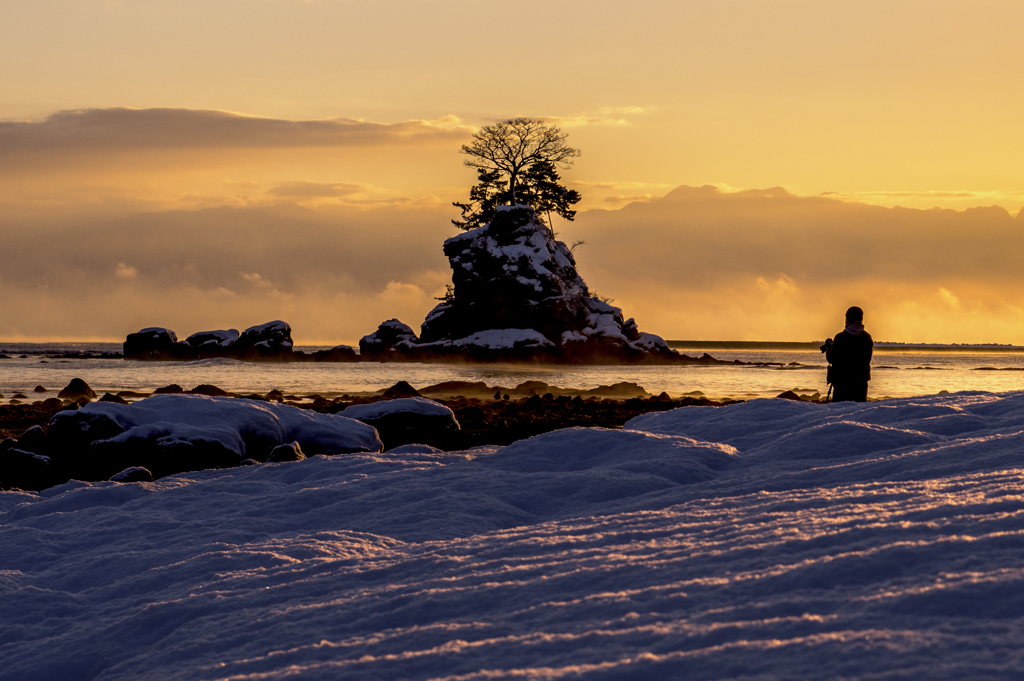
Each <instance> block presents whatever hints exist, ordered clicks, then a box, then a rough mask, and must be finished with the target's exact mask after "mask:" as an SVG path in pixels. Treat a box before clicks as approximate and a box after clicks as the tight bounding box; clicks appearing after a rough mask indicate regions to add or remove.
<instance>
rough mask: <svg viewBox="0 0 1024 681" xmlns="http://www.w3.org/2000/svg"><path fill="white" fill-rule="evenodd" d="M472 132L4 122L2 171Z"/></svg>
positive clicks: (219, 117)
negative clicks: (47, 159)
mask: <svg viewBox="0 0 1024 681" xmlns="http://www.w3.org/2000/svg"><path fill="white" fill-rule="evenodd" d="M470 132H471V130H470V128H469V127H467V126H465V125H463V124H462V123H461V121H459V119H458V118H456V117H455V116H445V117H443V118H439V119H436V120H431V121H427V120H411V121H403V122H399V123H375V122H370V121H363V120H352V119H346V118H331V119H321V120H304V121H291V120H283V119H276V118H261V117H257V116H245V115H242V114H237V113H232V112H229V111H215V110H207V109H171V108H161V109H130V108H112V109H82V110H76V111H59V112H57V113H54V114H51V115H50V116H48V117H46V118H44V119H42V120H40V121H4V122H0V167H3V166H9V165H10V164H11V163H13V162H15V161H16V160H23V159H25V158H32V157H33V156H38V155H54V154H57V155H67V154H89V153H126V152H129V153H130V152H152V151H161V150H163V151H187V150H193V151H194V150H225V149H282V148H283V149H295V148H308V147H375V146H422V145H437V144H441V145H452V144H455V143H457V142H459V141H462V140H464V139H466V138H467V137H468V136H469V135H470Z"/></svg>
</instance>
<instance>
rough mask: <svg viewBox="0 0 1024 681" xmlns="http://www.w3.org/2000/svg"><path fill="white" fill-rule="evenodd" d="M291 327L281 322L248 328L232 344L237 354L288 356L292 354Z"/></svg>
mask: <svg viewBox="0 0 1024 681" xmlns="http://www.w3.org/2000/svg"><path fill="white" fill-rule="evenodd" d="M293 345H294V344H293V343H292V327H291V326H289V325H288V323H287V322H282V321H281V320H277V321H273V322H267V323H266V324H257V325H256V326H250V327H249V328H248V329H246V330H245V331H243V332H242V333H241V335H240V336H239V337H238V340H237V341H236V342H235V343H234V344H233V347H234V348H236V349H237V352H238V353H246V352H247V351H248V352H250V353H255V354H256V355H257V356H266V355H290V354H291V353H292V347H293Z"/></svg>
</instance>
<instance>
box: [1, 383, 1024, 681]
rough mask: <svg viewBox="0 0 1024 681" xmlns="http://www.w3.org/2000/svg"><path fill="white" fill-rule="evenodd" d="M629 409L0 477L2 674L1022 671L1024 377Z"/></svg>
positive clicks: (644, 675)
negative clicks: (832, 398)
mask: <svg viewBox="0 0 1024 681" xmlns="http://www.w3.org/2000/svg"><path fill="white" fill-rule="evenodd" d="M169 397H178V399H184V400H211V399H212V400H214V401H215V400H216V398H202V397H183V396H169ZM152 399H157V398H152ZM148 401H149V400H147V402H148ZM104 406H105V408H106V407H117V406H119V405H104ZM91 407H92V405H89V406H88V407H86V409H89V408H91ZM104 413H111V414H112V413H113V412H104ZM118 413H120V412H118ZM194 425H195V426H196V427H203V426H205V425H209V424H206V423H196V424H194ZM628 425H629V428H628V429H625V430H601V429H568V430H563V431H557V432H553V433H547V434H544V435H541V436H538V437H535V438H531V439H529V440H524V441H520V442H517V443H515V444H513V445H510V446H507V447H493V446H492V447H483V448H478V449H474V450H470V451H468V452H461V453H458V452H447V453H440V452H432V451H414V448H403V450H404V451H395V452H393V453H379V452H364V453H353V454H349V455H346V456H338V457H312V458H309V459H306V460H302V461H295V462H289V463H285V464H280V465H270V466H249V467H238V468H231V469H224V470H206V471H200V472H196V473H188V474H181V475H176V476H171V477H166V478H161V479H158V480H157V481H156V482H153V483H146V484H118V483H114V482H97V483H83V482H76V481H73V482H70V483H67V484H65V485H61V486H59V487H53V488H50V489H47V490H45V491H44V492H42V493H40V494H32V495H30V494H24V493H14V492H6V493H0V545H2V546H3V550H2V551H0V603H3V608H2V613H3V616H2V617H0V651H2V658H3V665H0V680H3V681H6V680H7V679H11V680H12V681H13V680H14V679H19V680H20V679H68V680H69V681H79V680H82V681H84V680H86V679H104V680H105V681H118V680H121V679H126V680H127V679H138V678H157V679H170V678H174V679H269V678H274V679H277V678H286V677H288V678H303V679H335V678H345V679H417V680H419V679H422V680H427V679H448V680H452V681H454V680H456V679H459V680H469V679H510V678H544V679H569V678H589V679H612V678H614V679H683V678H685V679H765V680H767V679H817V678H828V679H839V678H841V679H849V680H859V681H868V680H869V679H905V678H920V679H929V681H931V680H939V681H962V680H963V679H977V678H999V679H1012V678H1017V677H1019V675H1020V670H1021V668H1022V665H1024V658H1022V654H1021V647H1020V640H1021V636H1022V634H1024V561H1022V558H1021V548H1022V537H1024V465H1022V461H1021V454H1020V453H1021V452H1022V451H1024V393H1007V394H1001V395H993V394H985V393H963V394H954V395H943V396H935V397H922V398H913V399H905V400H889V401H886V402H884V403H869V404H861V405H856V404H833V405H813V404H806V403H794V402H789V401H786V400H756V401H753V402H749V403H744V404H737V405H732V406H729V407H723V408H718V409H713V408H696V407H688V408H683V409H678V410H675V411H671V412H663V413H656V414H649V415H645V416H643V417H639V418H637V419H634V420H633V421H631V422H630V423H629V424H628ZM849 442H854V443H855V444H854V445H849V444H843V443H849ZM303 448H305V445H303ZM858 448H859V451H856V450H857V449H858ZM837 453H838V454H837ZM839 454H841V456H840V455H839Z"/></svg>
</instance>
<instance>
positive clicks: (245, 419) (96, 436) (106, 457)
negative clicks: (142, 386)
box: [47, 395, 382, 480]
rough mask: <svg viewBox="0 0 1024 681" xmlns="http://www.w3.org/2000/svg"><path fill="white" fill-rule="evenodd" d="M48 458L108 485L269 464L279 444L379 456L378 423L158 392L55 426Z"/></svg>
mask: <svg viewBox="0 0 1024 681" xmlns="http://www.w3.org/2000/svg"><path fill="white" fill-rule="evenodd" d="M47 439H48V440H49V453H50V455H51V457H52V458H53V460H54V464H55V465H56V466H57V467H58V469H59V470H60V471H62V472H64V473H65V474H66V476H67V477H72V478H77V479H84V480H105V479H107V478H109V477H110V476H111V475H112V474H114V473H115V472H117V471H120V470H123V469H125V468H128V467H131V466H145V467H146V468H148V469H149V470H150V471H152V473H153V475H154V476H155V477H158V478H159V477H163V476H166V475H170V474H173V473H178V472H182V471H190V470H202V469H206V468H223V467H228V466H233V465H237V464H238V463H240V462H241V461H242V460H243V459H246V458H253V459H257V460H259V461H264V460H266V459H267V458H268V456H270V454H271V452H272V450H273V449H274V448H275V447H277V446H278V445H281V444H285V443H291V442H297V443H299V446H300V447H301V448H302V450H303V451H304V452H306V453H307V454H310V455H313V454H342V453H350V452H378V451H381V449H382V444H381V441H380V439H379V438H378V437H377V433H376V431H375V430H374V429H373V427H371V426H367V425H365V424H363V423H360V422H359V421H355V420H353V419H351V418H347V417H343V416H333V415H330V414H319V413H316V412H313V411H309V410H304V409H298V408H297V407H291V406H288V405H283V404H271V403H267V402H259V401H255V400H242V399H235V398H229V397H205V396H202V395H155V396H153V397H150V398H148V399H146V400H141V401H138V402H134V403H132V404H129V405H121V404H115V403H110V402H93V403H91V404H88V405H86V406H85V407H83V408H82V409H79V410H77V411H65V412H59V413H57V414H56V415H54V417H53V419H52V420H51V422H50V428H49V433H48V435H47Z"/></svg>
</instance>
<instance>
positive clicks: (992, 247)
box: [559, 186, 1024, 343]
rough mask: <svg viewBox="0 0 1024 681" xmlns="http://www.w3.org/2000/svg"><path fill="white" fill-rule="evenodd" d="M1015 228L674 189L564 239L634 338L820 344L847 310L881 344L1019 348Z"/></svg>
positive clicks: (970, 215)
mask: <svg viewBox="0 0 1024 681" xmlns="http://www.w3.org/2000/svg"><path fill="white" fill-rule="evenodd" d="M1020 225H1021V218H1019V217H1018V218H1013V217H1011V216H1010V214H1009V213H1007V212H1006V211H1005V210H1003V209H1001V208H973V209H968V210H963V211H953V210H918V209H909V208H885V207H881V206H871V205H866V204H861V203H852V202H844V201H840V200H836V199H831V198H825V197H800V196H795V195H793V194H792V193H790V192H788V191H786V190H785V189H783V188H780V187H774V188H769V189H760V190H744V191H723V190H722V189H720V188H718V187H713V186H704V187H679V188H677V189H675V190H673V191H672V192H670V193H669V194H667V195H665V196H663V197H661V198H658V199H653V200H651V201H649V202H646V203H632V204H630V205H628V206H625V207H624V208H622V209H620V210H591V211H585V212H582V213H581V214H580V215H578V216H577V218H576V221H575V222H572V223H567V224H563V225H561V226H560V227H559V232H560V234H561V237H560V238H563V239H565V240H566V241H567V242H568V241H573V240H576V239H585V240H586V246H584V247H583V248H581V249H578V250H577V251H576V258H577V262H578V264H579V270H580V273H581V274H582V275H583V276H584V278H585V279H586V280H587V283H588V284H589V285H591V286H592V287H593V288H596V289H598V290H600V291H601V292H602V293H605V294H608V295H612V296H614V297H615V298H616V299H617V300H618V302H617V303H616V304H617V305H621V306H623V307H624V310H625V313H626V314H627V315H630V316H635V317H636V319H637V322H638V323H639V324H640V326H641V328H646V329H649V330H651V331H653V332H655V333H659V334H661V335H664V336H666V337H672V338H694V339H701V338H703V339H722V338H731V339H750V340H757V339H761V340H764V339H769V338H772V339H777V340H801V339H803V340H814V339H821V338H823V337H824V336H825V335H831V334H834V333H835V329H833V328H832V327H834V326H835V324H836V323H838V322H841V316H842V311H843V310H845V309H846V307H848V306H850V305H854V304H860V305H862V307H864V308H865V309H866V310H868V313H869V317H870V318H871V321H872V325H873V327H874V328H876V329H877V330H878V332H879V334H881V335H879V334H876V338H888V339H894V340H920V341H929V342H1019V343H1024V326H1022V324H1021V314H1019V313H1018V312H1017V311H1019V310H1021V309H1024V291H1021V290H1020V287H1019V274H1018V271H1019V263H1020V262H1021V261H1022V260H1024V230H1021V228H1020Z"/></svg>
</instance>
